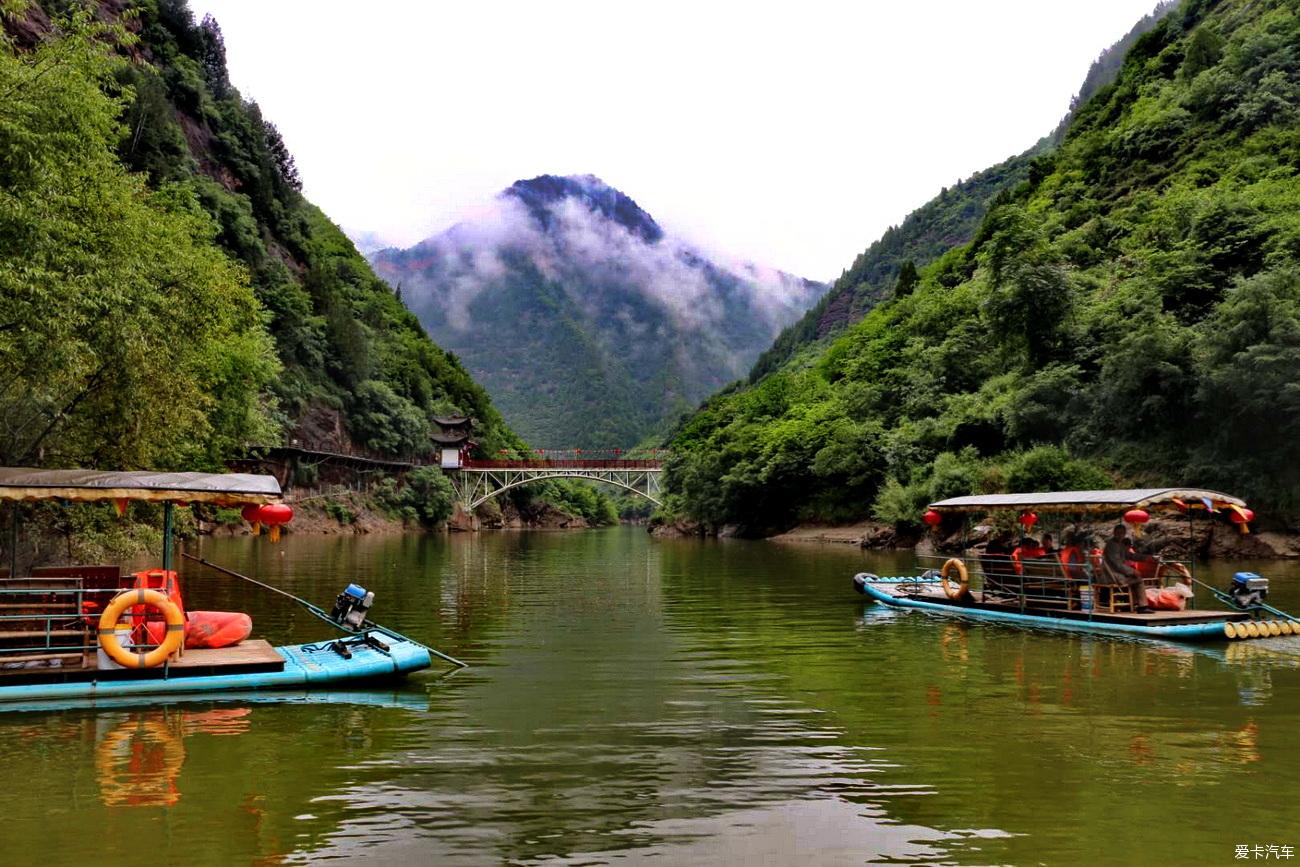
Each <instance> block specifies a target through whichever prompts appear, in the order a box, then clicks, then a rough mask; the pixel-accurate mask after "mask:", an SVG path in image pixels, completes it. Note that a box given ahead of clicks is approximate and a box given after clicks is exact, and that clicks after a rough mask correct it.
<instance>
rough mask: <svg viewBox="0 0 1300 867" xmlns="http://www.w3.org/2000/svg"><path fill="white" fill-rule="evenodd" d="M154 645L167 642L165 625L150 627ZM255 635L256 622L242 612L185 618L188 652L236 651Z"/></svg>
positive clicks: (197, 613) (195, 614) (200, 613)
mask: <svg viewBox="0 0 1300 867" xmlns="http://www.w3.org/2000/svg"><path fill="white" fill-rule="evenodd" d="M145 632H146V633H147V634H148V636H149V641H150V643H153V644H158V643H160V642H161V641H162V640H163V637H164V635H165V634H166V633H165V627H164V624H162V623H146V624H145ZM252 634H253V618H251V617H249V616H248V615H247V614H244V613H243V612H242V611H191V612H189V613H188V614H186V615H185V649H186V650H194V649H197V648H216V647H233V646H234V645H236V644H238V643H239V642H241V641H243V640H244V639H245V638H247V637H248V636H250V635H252Z"/></svg>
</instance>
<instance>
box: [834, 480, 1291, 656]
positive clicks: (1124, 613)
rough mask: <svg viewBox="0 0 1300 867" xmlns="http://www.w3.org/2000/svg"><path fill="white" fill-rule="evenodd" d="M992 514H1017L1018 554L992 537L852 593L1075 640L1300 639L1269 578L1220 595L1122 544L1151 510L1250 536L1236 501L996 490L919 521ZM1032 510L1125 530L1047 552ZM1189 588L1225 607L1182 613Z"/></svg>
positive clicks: (944, 505) (1175, 493) (1164, 491)
mask: <svg viewBox="0 0 1300 867" xmlns="http://www.w3.org/2000/svg"><path fill="white" fill-rule="evenodd" d="M997 510H1010V511H1012V512H1014V513H1018V517H1017V521H1018V522H1019V523H1020V525H1021V526H1022V527H1023V528H1024V534H1025V535H1024V536H1023V537H1022V538H1021V540H1020V543H1019V544H1018V545H1017V546H1016V547H1015V548H1014V549H1010V548H1007V549H1005V550H1004V549H1003V547H997V546H995V544H994V540H993V538H992V535H993V534H992V533H990V534H989V535H990V540H989V541H986V542H984V543H982V544H981V545H980V546H974V547H971V548H967V549H966V551H965V552H964V554H963V555H962V556H960V557H950V558H948V559H946V560H944V561H943V562H942V568H938V569H936V568H929V569H924V570H923V571H922V570H918V574H917V575H915V576H897V577H883V578H882V577H880V576H877V575H873V574H871V573H865V572H864V573H859V574H857V575H855V576H854V577H853V586H854V589H855V590H857V592H859V593H861V594H863V595H865V596H867V597H869V598H871V599H873V600H875V601H877V602H880V603H882V604H885V605H890V606H893V607H897V608H906V609H913V610H918V611H925V612H928V613H931V614H940V615H945V616H951V617H958V618H962V619H966V620H971V621H974V622H990V623H999V624H1004V625H1012V626H1024V627H1033V628H1043V629H1054V630H1063V631H1070V632H1091V633H1100V634H1112V635H1126V636H1130V637H1143V638H1153V639H1157V640H1164V641H1176V642H1198V643H1205V642H1237V641H1249V640H1254V639H1261V638H1280V637H1284V636H1290V635H1300V618H1296V617H1294V616H1292V615H1290V614H1288V613H1286V612H1284V611H1280V610H1278V609H1277V608H1274V607H1273V606H1271V605H1270V604H1268V603H1267V601H1266V599H1267V596H1268V580H1267V579H1265V578H1262V577H1260V576H1259V575H1256V574H1254V573H1251V572H1239V573H1237V574H1236V575H1235V576H1234V577H1233V580H1232V583H1231V585H1230V586H1229V587H1228V588H1227V589H1226V590H1220V589H1218V588H1215V587H1211V586H1210V585H1208V584H1206V583H1205V582H1203V581H1200V580H1199V579H1197V578H1196V577H1195V574H1194V572H1193V571H1192V570H1191V569H1189V568H1188V566H1187V565H1186V564H1182V563H1178V562H1176V561H1172V560H1164V559H1161V558H1159V557H1157V556H1152V555H1151V554H1149V553H1148V552H1144V551H1141V550H1139V548H1138V545H1137V543H1136V542H1135V541H1134V540H1129V539H1128V538H1127V535H1126V531H1125V525H1127V526H1128V527H1130V528H1134V530H1135V532H1137V533H1140V530H1141V526H1142V525H1143V524H1145V523H1146V522H1147V521H1148V520H1149V518H1150V512H1149V511H1148V510H1151V511H1164V512H1168V513H1176V514H1182V515H1185V516H1187V518H1188V520H1194V519H1195V516H1196V515H1197V514H1198V513H1199V514H1201V515H1204V516H1205V517H1206V518H1207V519H1213V517H1214V516H1215V515H1227V516H1228V520H1230V521H1231V522H1232V523H1233V524H1236V525H1237V526H1238V527H1239V528H1240V529H1241V532H1248V527H1247V524H1248V523H1249V521H1250V520H1253V518H1254V513H1253V512H1251V511H1250V510H1249V509H1248V508H1247V507H1246V504H1245V503H1244V502H1243V501H1242V500H1240V499H1238V498H1236V497H1232V496H1229V495H1227V494H1222V493H1219V492H1217V491H1207V490H1200V489H1191V488H1143V489H1131V490H1112V491H1064V492H1056V493H1036V494H994V495H987V496H970V497H957V498H953V499H950V500H942V501H939V502H937V503H932V504H931V505H930V507H929V510H928V511H927V512H926V514H925V516H924V520H925V523H927V524H929V525H930V526H931V527H934V528H935V529H936V530H938V528H939V527H940V525H941V524H943V523H944V522H945V521H947V520H949V519H950V518H952V517H957V516H966V515H975V516H977V517H985V516H988V515H990V514H996V512H997ZM1039 512H1043V513H1045V514H1048V515H1058V516H1062V515H1064V516H1071V517H1075V516H1077V517H1078V518H1079V519H1080V520H1082V519H1085V518H1090V519H1095V518H1097V517H1098V516H1104V515H1106V514H1107V513H1110V514H1115V513H1117V512H1119V513H1122V518H1123V521H1124V524H1123V525H1118V526H1116V527H1115V528H1114V532H1113V534H1112V536H1113V538H1112V539H1109V540H1107V547H1106V549H1102V548H1098V547H1095V544H1094V542H1093V540H1092V537H1091V535H1090V534H1089V533H1088V532H1087V531H1086V530H1079V529H1078V528H1077V527H1075V526H1073V525H1071V527H1070V528H1069V529H1068V530H1067V531H1066V533H1065V534H1064V536H1065V538H1064V539H1063V541H1065V542H1067V543H1068V544H1066V545H1063V546H1062V547H1061V548H1060V549H1046V548H1044V547H1043V546H1042V545H1041V544H1040V542H1039V541H1038V540H1036V539H1034V538H1033V537H1032V536H1030V533H1031V531H1032V528H1033V527H1034V525H1035V524H1036V523H1037V522H1038V520H1039V517H1038V513H1039ZM1122 531H1124V532H1122ZM1044 539H1046V537H1044ZM1130 558H1131V559H1130ZM934 565H938V564H937V563H936V564H934ZM1194 586H1195V587H1198V588H1201V589H1204V590H1206V591H1208V592H1209V594H1210V595H1212V596H1213V598H1214V599H1215V600H1216V601H1217V602H1219V603H1221V605H1222V607H1220V608H1205V609H1198V608H1194V607H1188V604H1189V601H1190V600H1192V598H1193V597H1194V596H1195V594H1194V593H1193V590H1192V588H1193V587H1194Z"/></svg>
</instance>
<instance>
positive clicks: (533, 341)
mask: <svg viewBox="0 0 1300 867" xmlns="http://www.w3.org/2000/svg"><path fill="white" fill-rule="evenodd" d="M372 261H373V263H374V266H375V269H376V271H377V272H378V273H379V274H380V276H382V277H384V278H385V279H386V280H387V281H388V282H389V283H390V284H391V285H393V286H396V287H399V289H400V293H401V297H402V299H403V301H404V302H405V303H406V305H407V306H408V307H409V308H410V309H411V310H412V311H414V312H415V313H416V314H417V315H418V316H419V318H420V321H421V322H422V323H423V324H424V326H425V328H426V329H427V330H428V332H429V333H430V335H432V336H433V338H434V339H435V340H437V341H438V342H439V343H440V344H442V345H443V346H446V347H448V348H449V349H451V350H453V351H454V352H455V353H456V354H457V356H458V357H459V358H461V359H462V360H463V361H464V362H465V364H466V366H467V367H468V368H469V370H470V371H471V372H472V373H473V374H474V375H475V377H477V378H478V379H479V381H481V382H483V383H484V385H485V386H486V387H487V388H488V390H489V391H490V392H491V394H492V396H493V399H494V400H495V401H496V403H497V405H498V406H500V407H501V410H502V412H503V414H504V415H505V417H506V419H507V420H508V421H509V422H510V424H511V425H512V426H513V427H514V428H515V429H516V430H518V431H519V432H520V433H521V434H523V435H524V436H525V437H526V438H527V439H528V440H530V441H531V442H534V443H537V444H546V445H553V446H558V447H566V446H578V447H582V448H595V447H626V446H631V445H634V444H635V443H637V442H638V441H639V440H641V439H642V438H644V437H645V436H646V435H647V434H649V433H651V432H652V431H654V430H656V429H657V428H660V427H661V426H662V425H664V424H665V423H666V422H667V421H668V420H670V419H672V418H674V417H675V416H676V415H677V414H679V413H681V412H683V411H685V410H687V409H689V408H690V407H693V406H694V405H695V404H696V403H698V401H699V400H701V399H702V398H703V397H705V396H706V395H707V394H709V393H710V392H712V391H715V390H716V389H718V388H720V387H721V386H722V385H724V384H726V383H728V382H731V381H733V380H735V379H737V378H738V377H740V376H742V375H743V374H744V372H745V371H746V370H747V369H748V367H749V365H750V364H751V363H752V362H753V360H754V358H755V357H756V356H757V354H758V352H759V351H760V350H761V349H762V348H763V347H764V346H766V345H768V343H770V341H771V339H772V337H773V336H774V335H775V334H776V333H777V332H778V331H779V330H780V329H781V327H783V326H784V325H785V324H786V323H788V322H790V321H791V320H792V319H793V318H794V317H796V316H798V315H799V314H800V313H801V312H802V311H803V310H804V309H805V308H806V307H807V305H808V303H810V302H811V300H812V298H814V297H816V295H818V294H820V293H821V292H822V291H824V289H825V287H824V286H822V285H821V284H817V283H814V282H812V281H808V280H803V279H800V278H797V277H792V276H790V275H788V274H784V273H781V272H779V271H774V270H771V269H766V268H761V267H759V266H756V265H753V264H751V263H744V262H722V261H719V260H718V259H717V258H716V257H713V256H710V255H709V254H707V253H705V252H703V251H702V250H700V249H698V248H696V247H694V246H693V245H691V244H690V243H688V242H686V241H684V240H682V239H680V238H675V237H673V236H672V235H671V234H669V233H667V232H665V231H664V229H663V228H662V227H661V226H660V225H659V224H658V223H657V222H656V221H655V220H654V218H653V217H651V216H650V214H648V213H646V212H645V211H644V210H643V209H642V208H640V207H639V206H638V205H637V204H636V202H634V201H633V200H632V199H631V198H629V197H628V196H626V195H625V194H623V193H621V192H619V191H618V190H616V189H614V188H612V187H610V186H608V185H607V184H605V183H603V182H602V181H600V180H599V179H597V178H594V177H591V176H589V175H588V176H581V177H555V176H551V175H543V176H541V177H538V178H533V179H531V180H526V181H519V182H517V183H515V184H513V185H512V186H511V187H509V188H508V189H506V190H504V191H503V192H502V193H501V194H500V195H499V196H498V197H497V198H496V199H495V200H494V201H493V202H491V203H490V204H489V205H488V206H487V207H486V208H484V209H483V210H482V211H481V212H480V213H479V214H478V215H477V216H476V217H475V218H474V219H472V220H467V221H465V222H462V223H460V224H458V225H456V226H454V227H452V228H451V229H449V230H447V231H446V232H444V233H442V234H440V235H437V236H435V237H432V238H429V239H427V240H426V241H424V242H422V243H420V244H418V245H416V246H415V247H412V248H410V249H409V250H383V251H380V252H379V253H377V254H375V255H374V256H373V257H372Z"/></svg>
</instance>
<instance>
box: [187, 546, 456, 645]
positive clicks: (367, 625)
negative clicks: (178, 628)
mask: <svg viewBox="0 0 1300 867" xmlns="http://www.w3.org/2000/svg"><path fill="white" fill-rule="evenodd" d="M181 556H182V557H184V558H185V559H186V560H193V561H194V562H195V563H198V564H199V565H201V566H207V567H208V568H209V569H213V570H215V571H217V572H221V573H222V574H224V575H229V576H231V577H232V578H242V579H243V580H245V581H247V582H248V583H249V584H255V585H257V586H258V587H261V588H262V589H263V590H270V591H271V592H272V593H279V594H280V595H281V596H284V597H286V598H288V599H292V600H293V601H294V602H297V603H298V604H299V605H301V606H302V607H303V608H306V609H307V610H308V611H310V612H311V613H312V614H314V615H316V616H317V617H319V618H320V619H321V620H324V621H325V622H326V623H328V624H329V625H330V626H333V627H334V628H335V629H337V630H339V631H340V632H346V633H347V634H349V635H355V634H356V633H357V632H360V631H364V630H366V629H382V630H384V631H385V632H388V633H390V634H392V635H394V636H396V637H398V638H401V639H402V640H403V641H410V642H411V643H412V644H419V645H420V646H421V647H423V648H424V649H425V650H427V651H429V652H430V653H432V654H433V655H434V656H436V657H438V658H439V659H445V660H446V661H447V662H450V663H452V664H453V665H457V666H460V667H461V668H469V663H468V662H461V661H460V660H459V659H457V658H456V657H454V656H449V655H448V654H446V653H443V652H442V651H440V650H434V649H433V648H432V647H429V646H428V645H427V644H421V643H420V642H418V641H414V640H412V639H410V638H407V637H406V636H405V635H402V634H401V633H400V632H394V631H393V630H391V629H389V628H388V627H386V626H380V625H379V624H378V623H375V622H374V621H372V620H365V621H363V622H362V624H361V629H360V630H353V629H349V628H348V627H347V626H345V625H343V624H342V623H339V622H338V621H337V620H335V619H334V618H332V617H330V616H329V614H327V613H326V612H325V609H323V608H321V607H320V606H319V605H313V604H312V603H310V602H308V601H307V600H306V599H303V598H302V597H301V596H295V595H293V594H292V593H290V592H289V591H287V590H281V589H280V588H279V587H274V586H272V585H270V584H267V583H265V582H263V581H258V580H257V579H256V578H250V577H248V576H247V575H244V574H241V573H239V572H236V571H235V570H234V569H227V568H226V567H225V566H219V565H217V564H216V563H213V562H212V561H211V560H204V559H203V558H202V557H195V556H194V555H193V554H189V553H186V552H185V551H182V552H181Z"/></svg>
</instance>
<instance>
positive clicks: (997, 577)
mask: <svg viewBox="0 0 1300 867" xmlns="http://www.w3.org/2000/svg"><path fill="white" fill-rule="evenodd" d="M1011 567H1012V563H1011V534H1010V533H1007V532H1002V533H998V534H997V535H996V536H994V537H993V538H991V539H989V540H988V542H986V543H985V545H984V553H983V554H981V555H980V568H981V569H982V570H983V572H984V589H985V590H986V591H988V592H990V593H1013V592H1015V589H1014V587H1013V586H1012V583H1013V581H1014V579H1015V575H1014V574H1013V572H1012V568H1011ZM1016 583H1018V582H1016Z"/></svg>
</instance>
